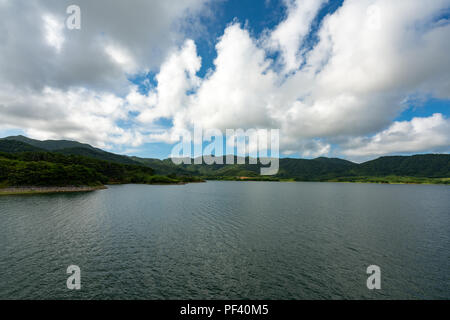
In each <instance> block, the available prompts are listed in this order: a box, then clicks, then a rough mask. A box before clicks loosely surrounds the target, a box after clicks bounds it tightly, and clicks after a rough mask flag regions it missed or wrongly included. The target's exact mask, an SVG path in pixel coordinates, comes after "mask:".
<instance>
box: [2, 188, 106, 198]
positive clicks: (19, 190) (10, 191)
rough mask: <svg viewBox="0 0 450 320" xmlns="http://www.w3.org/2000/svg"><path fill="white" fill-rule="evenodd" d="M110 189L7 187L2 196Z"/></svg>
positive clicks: (3, 189)
mask: <svg viewBox="0 0 450 320" xmlns="http://www.w3.org/2000/svg"><path fill="white" fill-rule="evenodd" d="M105 189H108V187H106V186H96V187H88V186H82V187H74V186H71V187H31V186H30V187H7V188H0V196H11V195H25V194H51V193H77V192H92V191H97V190H105Z"/></svg>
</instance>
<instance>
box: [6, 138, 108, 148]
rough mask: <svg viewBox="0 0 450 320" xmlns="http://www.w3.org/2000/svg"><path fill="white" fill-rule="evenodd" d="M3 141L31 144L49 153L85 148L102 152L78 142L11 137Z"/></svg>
mask: <svg viewBox="0 0 450 320" xmlns="http://www.w3.org/2000/svg"><path fill="white" fill-rule="evenodd" d="M2 140H13V141H20V142H23V143H26V144H29V145H31V146H33V147H36V148H39V149H44V150H47V151H56V150H61V149H70V148H84V149H91V150H97V151H102V150H100V149H96V148H94V147H93V146H91V145H88V144H85V143H80V142H77V141H69V140H45V141H40V140H34V139H30V138H27V137H24V136H11V137H6V138H3V139H2Z"/></svg>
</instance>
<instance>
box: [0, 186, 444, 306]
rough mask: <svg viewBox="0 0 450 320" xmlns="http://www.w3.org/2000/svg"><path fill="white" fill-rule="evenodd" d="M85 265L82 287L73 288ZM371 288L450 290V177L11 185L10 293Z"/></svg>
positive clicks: (217, 293)
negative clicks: (391, 181) (374, 278)
mask: <svg viewBox="0 0 450 320" xmlns="http://www.w3.org/2000/svg"><path fill="white" fill-rule="evenodd" d="M72 264H75V265H78V266H80V268H81V279H82V290H81V291H78V292H74V291H69V290H67V289H66V280H67V277H68V275H67V274H66V269H67V267H68V266H69V265H72ZM372 264H375V265H378V266H380V267H381V270H382V290H380V291H376V292H374V291H369V290H368V289H367V287H366V279H367V275H366V268H367V267H368V266H369V265H372ZM360 298H377V299H412V298H437V299H449V298H450V187H447V186H417V185H371V184H333V183H267V182H262V183H260V182H243V183H241V182H208V183H205V184H190V185H186V186H141V185H125V186H111V187H110V188H109V190H104V191H97V192H93V193H84V194H59V195H38V196H8V197H0V299H360Z"/></svg>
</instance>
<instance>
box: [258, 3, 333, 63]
mask: <svg viewBox="0 0 450 320" xmlns="http://www.w3.org/2000/svg"><path fill="white" fill-rule="evenodd" d="M285 2H286V5H287V11H288V15H287V18H286V20H284V21H283V22H282V23H280V24H279V25H278V26H277V28H276V29H275V30H274V31H273V32H271V34H270V35H269V39H268V40H267V42H268V43H267V45H268V46H269V47H270V48H271V49H272V50H279V51H281V53H282V59H283V64H284V69H285V71H286V72H291V71H294V70H296V69H298V68H299V67H300V65H301V63H302V62H303V61H302V59H301V56H300V54H301V52H300V45H301V43H302V41H303V40H304V38H305V36H307V35H308V33H309V32H310V26H311V23H312V21H313V20H314V19H315V18H316V16H317V14H318V12H319V9H320V8H321V7H322V5H323V4H324V3H325V2H326V0H285Z"/></svg>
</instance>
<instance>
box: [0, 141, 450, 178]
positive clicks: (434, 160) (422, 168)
mask: <svg viewBox="0 0 450 320" xmlns="http://www.w3.org/2000/svg"><path fill="white" fill-rule="evenodd" d="M24 141H31V142H33V145H31V144H28V143H26V142H24ZM62 146H63V147H67V148H61V149H58V148H59V147H62ZM0 152H10V153H18V152H53V153H58V154H63V155H67V156H70V155H76V156H84V157H88V158H94V159H98V160H104V161H111V162H117V163H122V164H131V165H140V166H145V167H150V168H152V169H153V170H155V172H156V173H157V174H160V175H172V176H195V177H202V178H204V179H219V180H220V179H241V178H243V177H244V178H246V179H268V180H270V179H278V180H280V179H281V180H296V181H350V182H359V181H365V180H370V181H371V180H374V181H378V180H380V178H382V177H415V178H420V179H425V178H450V155H449V154H425V155H413V156H383V157H379V158H377V159H373V160H370V161H366V162H363V163H354V162H351V161H348V160H345V159H340V158H326V157H319V158H316V159H295V158H280V159H279V164H280V170H279V172H278V174H277V175H276V176H273V177H261V176H260V169H261V167H262V165H261V164H258V165H251V164H249V161H248V159H249V158H248V157H247V158H246V164H241V165H239V164H233V165H227V164H225V163H226V161H225V157H224V164H213V165H206V164H201V165H195V164H182V165H175V164H174V163H173V162H172V161H171V159H164V160H160V159H152V158H140V157H133V156H130V157H129V156H123V155H117V154H114V153H110V152H106V151H103V150H101V149H98V148H94V147H92V146H90V145H88V144H83V143H79V142H77V141H69V140H47V141H39V140H34V139H29V138H27V137H24V136H13V137H6V138H3V139H0ZM234 159H235V162H234V163H236V159H237V157H236V156H234ZM191 160H192V163H193V159H191ZM406 180H407V179H406ZM406 180H405V181H406ZM380 181H381V182H383V181H384V180H380Z"/></svg>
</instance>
